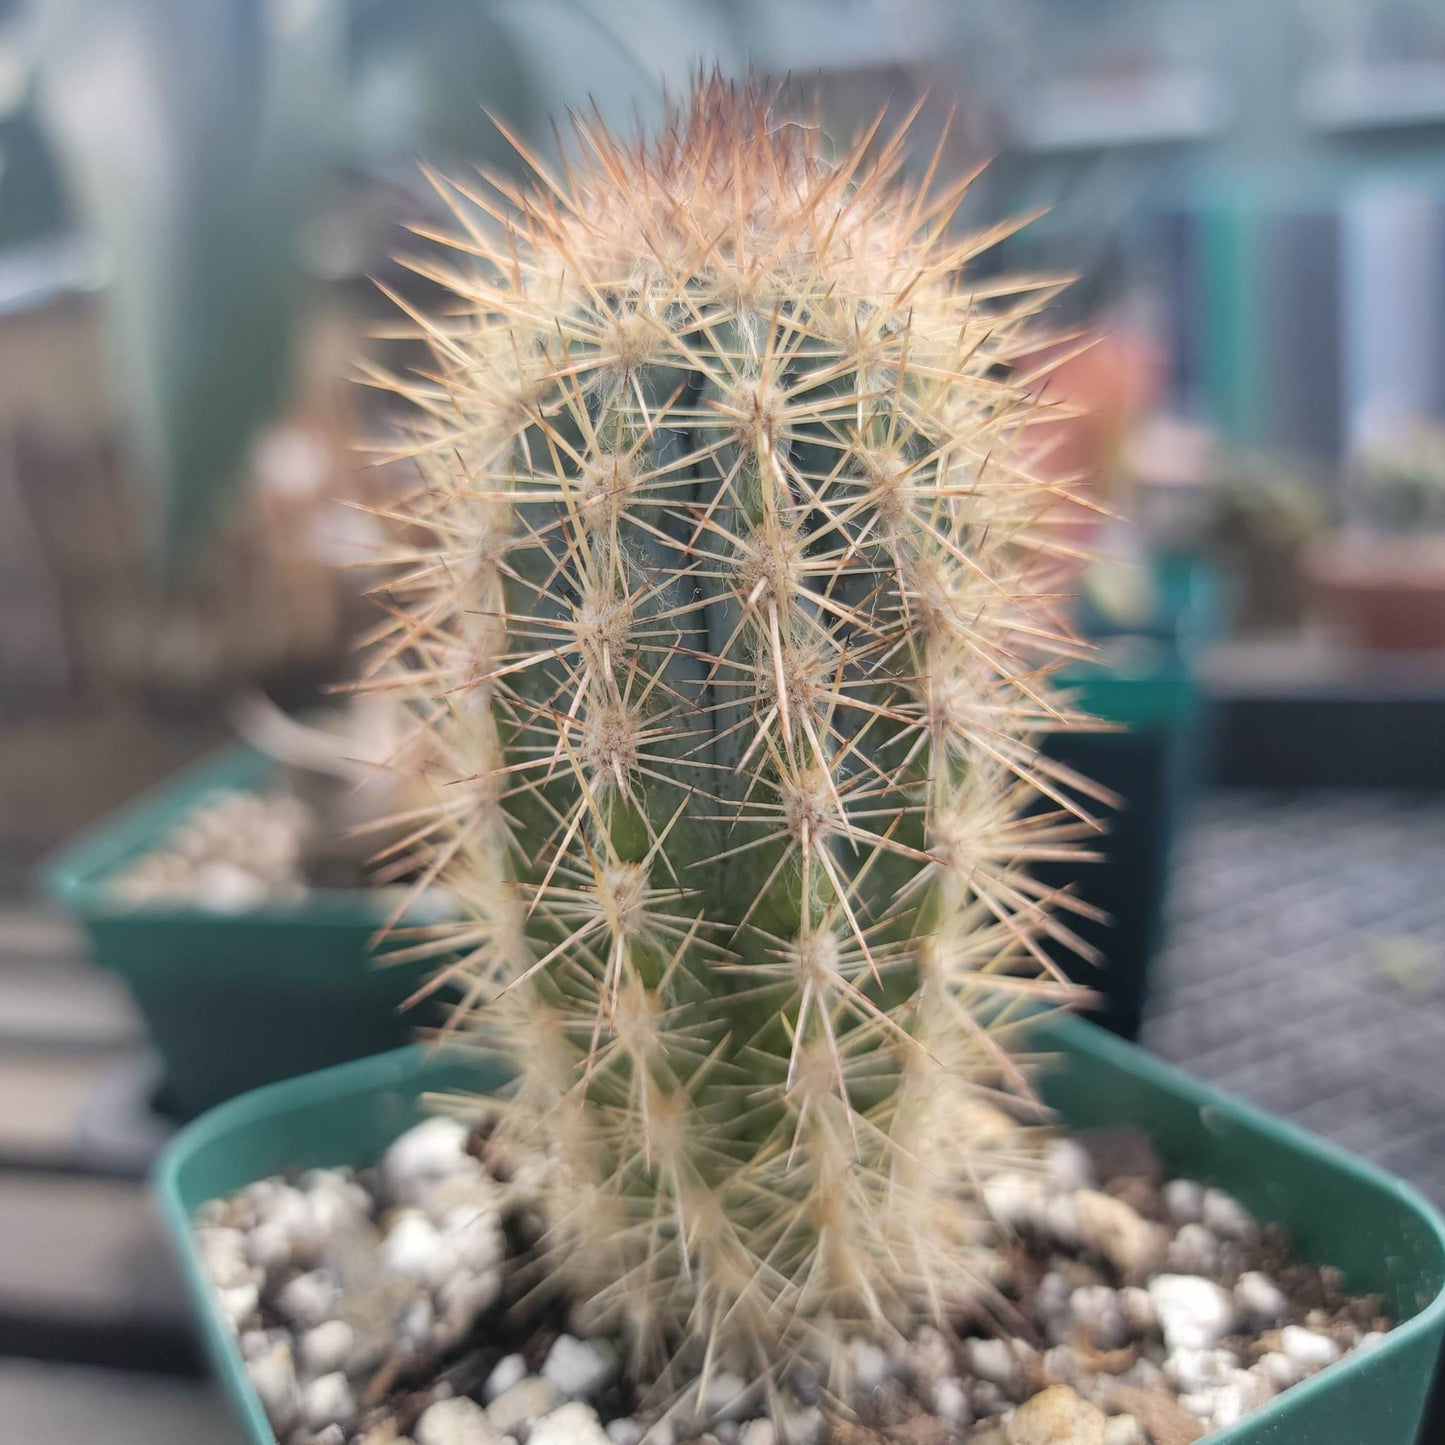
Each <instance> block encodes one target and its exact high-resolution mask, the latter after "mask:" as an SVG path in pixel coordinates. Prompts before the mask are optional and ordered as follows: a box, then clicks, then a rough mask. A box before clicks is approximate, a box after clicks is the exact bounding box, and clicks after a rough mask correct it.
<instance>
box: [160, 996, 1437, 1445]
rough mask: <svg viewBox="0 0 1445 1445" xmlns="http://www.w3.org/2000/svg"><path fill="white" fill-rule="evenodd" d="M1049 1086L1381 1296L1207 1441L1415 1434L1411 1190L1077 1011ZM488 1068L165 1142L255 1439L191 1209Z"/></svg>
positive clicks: (205, 1304)
mask: <svg viewBox="0 0 1445 1445" xmlns="http://www.w3.org/2000/svg"><path fill="white" fill-rule="evenodd" d="M1038 1041H1039V1043H1040V1044H1041V1045H1042V1046H1043V1047H1045V1048H1047V1049H1049V1050H1052V1051H1054V1052H1055V1053H1056V1055H1057V1065H1056V1067H1055V1068H1054V1070H1053V1071H1052V1073H1051V1074H1050V1075H1049V1076H1048V1078H1047V1080H1046V1084H1045V1093H1046V1095H1047V1097H1048V1099H1049V1102H1050V1103H1051V1104H1053V1106H1054V1107H1055V1108H1056V1109H1058V1110H1059V1112H1060V1113H1061V1114H1062V1116H1063V1118H1064V1120H1065V1121H1066V1122H1067V1123H1069V1124H1070V1125H1073V1126H1075V1127H1079V1128H1087V1127H1094V1126H1101V1125H1119V1124H1133V1125H1137V1126H1139V1127H1141V1128H1143V1129H1145V1130H1146V1131H1147V1132H1148V1133H1149V1134H1150V1135H1151V1137H1152V1138H1153V1139H1154V1141H1155V1143H1156V1144H1157V1145H1158V1147H1159V1149H1160V1150H1161V1152H1162V1153H1163V1155H1164V1157H1165V1160H1166V1162H1167V1163H1168V1165H1169V1167H1170V1168H1171V1169H1172V1170H1173V1171H1175V1172H1177V1173H1180V1174H1186V1175H1190V1176H1194V1177H1197V1178H1200V1179H1203V1180H1206V1181H1208V1182H1211V1183H1215V1184H1218V1185H1220V1186H1222V1187H1223V1188H1225V1189H1228V1190H1229V1191H1230V1192H1231V1193H1233V1194H1235V1195H1236V1196H1237V1197H1238V1198H1239V1199H1240V1200H1241V1201H1242V1202H1243V1203H1245V1204H1246V1205H1247V1206H1248V1207H1249V1208H1250V1209H1252V1210H1253V1211H1254V1212H1255V1214H1256V1215H1257V1216H1258V1217H1259V1218H1261V1219H1264V1220H1268V1221H1273V1222H1277V1223H1280V1224H1282V1225H1284V1226H1285V1227H1286V1228H1287V1229H1288V1230H1289V1232H1290V1234H1291V1236H1292V1238H1293V1240H1294V1242H1295V1245H1296V1247H1297V1250H1298V1252H1299V1253H1300V1254H1301V1255H1302V1256H1303V1257H1304V1258H1306V1259H1309V1260H1314V1261H1317V1262H1320V1263H1328V1264H1334V1265H1337V1266H1339V1267H1340V1268H1341V1269H1342V1270H1343V1271H1344V1275H1345V1283H1346V1285H1347V1287H1348V1288H1350V1289H1351V1290H1355V1291H1359V1292H1371V1293H1373V1292H1379V1293H1380V1294H1382V1295H1383V1296H1384V1298H1385V1300H1386V1303H1387V1307H1388V1308H1389V1309H1390V1311H1391V1312H1392V1314H1393V1315H1394V1317H1395V1318H1396V1320H1397V1321H1398V1323H1397V1325H1396V1327H1395V1328H1394V1329H1393V1330H1392V1331H1391V1332H1390V1333H1389V1334H1388V1335H1387V1336H1386V1337H1385V1339H1384V1341H1383V1343H1381V1344H1380V1345H1379V1346H1378V1347H1377V1348H1375V1349H1373V1350H1370V1351H1368V1352H1365V1353H1361V1354H1358V1355H1355V1356H1351V1357H1348V1358H1346V1359H1345V1360H1343V1361H1342V1362H1340V1363H1339V1364H1337V1365H1332V1366H1331V1367H1330V1368H1329V1369H1327V1370H1325V1371H1323V1372H1322V1373H1320V1374H1318V1375H1316V1376H1314V1377H1313V1378H1311V1379H1309V1380H1306V1381H1305V1382H1304V1383H1303V1384H1301V1385H1298V1386H1296V1387H1295V1388H1294V1389H1292V1390H1289V1391H1287V1392H1286V1393H1284V1394H1283V1395H1280V1396H1278V1397H1277V1398H1276V1399H1275V1400H1273V1401H1271V1402H1270V1403H1269V1404H1268V1405H1266V1406H1265V1407H1264V1408H1263V1409H1261V1410H1259V1411H1257V1412H1256V1413H1255V1414H1253V1415H1251V1416H1250V1417H1248V1418H1247V1419H1245V1420H1243V1421H1241V1422H1240V1423H1239V1424H1238V1425H1235V1426H1232V1427H1231V1428H1229V1429H1227V1430H1223V1431H1220V1432H1218V1433H1217V1434H1215V1435H1213V1436H1211V1437H1210V1442H1211V1445H1415V1442H1416V1440H1417V1436H1418V1431H1419V1427H1420V1421H1421V1417H1422V1414H1423V1412H1424V1409H1425V1405H1426V1397H1427V1394H1428V1391H1429V1387H1430V1380H1431V1376H1432V1373H1433V1371H1434V1368H1435V1362H1436V1359H1437V1357H1438V1355H1439V1353H1440V1346H1441V1339H1442V1335H1445V1221H1442V1220H1441V1219H1440V1217H1439V1216H1438V1215H1437V1214H1436V1213H1435V1211H1434V1210H1433V1209H1432V1208H1431V1207H1430V1206H1429V1205H1428V1204H1427V1203H1426V1202H1425V1201H1424V1200H1423V1199H1422V1198H1420V1196H1419V1195H1417V1194H1416V1193H1415V1192H1414V1191H1413V1190H1411V1189H1409V1188H1407V1187H1406V1186H1405V1185H1403V1184H1400V1183H1399V1182H1397V1181H1396V1180H1393V1179H1391V1178H1389V1177H1388V1176H1386V1175H1384V1174H1382V1173H1381V1172H1380V1171H1379V1170H1377V1169H1374V1168H1372V1167H1371V1166H1369V1165H1367V1164H1365V1163H1363V1162H1361V1161H1360V1160H1358V1159H1355V1158H1352V1157H1351V1156H1349V1155H1347V1154H1345V1153H1343V1152H1342V1151H1340V1150H1338V1149H1335V1148H1334V1147H1332V1146H1331V1145H1328V1144H1326V1143H1324V1142H1323V1141H1321V1140H1319V1139H1316V1138H1314V1137H1312V1136H1311V1135H1309V1134H1306V1133H1304V1132H1303V1131H1301V1130H1299V1129H1296V1128H1293V1127H1292V1126H1290V1125H1287V1124H1284V1123H1282V1122H1280V1121H1279V1120H1276V1119H1272V1118H1270V1117H1269V1116H1267V1115H1265V1114H1262V1113H1260V1112H1259V1111H1258V1110H1256V1109H1252V1108H1250V1107H1249V1106H1247V1105H1245V1104H1242V1103H1240V1102H1238V1101H1237V1100H1234V1099H1231V1098H1228V1097H1226V1096H1225V1095H1222V1094H1219V1093H1217V1092H1215V1091H1214V1090H1212V1089H1209V1088H1207V1087H1206V1086H1205V1085H1203V1084H1200V1083H1198V1082H1196V1081H1195V1080H1193V1079H1191V1078H1189V1077H1188V1076H1186V1075H1184V1074H1182V1073H1180V1072H1179V1071H1177V1070H1175V1069H1172V1068H1170V1067H1168V1066H1167V1065H1165V1064H1161V1063H1160V1062H1159V1061H1158V1060H1157V1059H1154V1058H1153V1057H1152V1056H1150V1055H1148V1054H1146V1053H1144V1052H1143V1051H1142V1050H1140V1049H1138V1048H1135V1047H1134V1046H1133V1045H1130V1044H1127V1043H1124V1042H1122V1041H1121V1040H1119V1039H1117V1038H1114V1037H1112V1036H1110V1035H1109V1034H1107V1033H1105V1032H1104V1031H1103V1030H1101V1029H1099V1028H1097V1027H1095V1026H1093V1025H1091V1024H1088V1023H1085V1022H1083V1021H1082V1020H1079V1019H1054V1020H1050V1021H1049V1022H1047V1023H1046V1024H1044V1025H1043V1026H1042V1027H1041V1028H1040V1030H1039V1040H1038ZM503 1078H504V1072H503V1070H502V1068H501V1067H500V1065H499V1064H496V1063H493V1062H487V1061H485V1060H483V1061H480V1062H478V1061H475V1060H473V1061H470V1062H464V1061H460V1060H458V1059H456V1058H455V1057H450V1058H449V1057H447V1056H445V1055H438V1054H431V1053H428V1052H426V1051H424V1050H423V1049H421V1048H411V1049H403V1050H399V1051H397V1052H395V1053H392V1054H387V1055H384V1056H382V1057H379V1058H372V1059H363V1060H360V1061H358V1062H356V1063H352V1064H345V1065H342V1066H341V1067H339V1068H335V1069H329V1070H326V1071H325V1072H323V1073H319V1074H312V1075H310V1076H308V1077H306V1078H301V1079H293V1080H290V1081H288V1082H285V1083H281V1084H274V1085H272V1086H271V1087H270V1088H267V1089H262V1090H259V1091H258V1092H256V1093H254V1094H249V1095H247V1096H246V1097H244V1098H240V1099H235V1100H232V1101H231V1102H230V1103H228V1104H224V1105H222V1106H221V1107H220V1108H218V1109H216V1110H215V1111H214V1112H212V1113H210V1114H207V1115H206V1116H205V1117H204V1118H202V1119H198V1120H196V1121H195V1122H194V1123H193V1124H191V1125H190V1126H189V1127H187V1128H186V1129H184V1130H183V1131H182V1132H181V1133H180V1134H179V1135H178V1136H177V1137H176V1138H175V1139H174V1140H173V1141H172V1142H171V1144H170V1146H169V1148H168V1150H167V1152H166V1154H165V1156H164V1158H163V1159H162V1161H161V1164H160V1167H159V1170H158V1173H157V1186H158V1189H159V1192H160V1197H161V1202H162V1205H163V1208H164V1211H165V1214H166V1219H167V1223H168V1225H169V1228H170V1231H171V1233H172V1235H173V1236H174V1239H175V1242H176V1245H177V1247H178V1249H179V1251H180V1255H181V1259H182V1262H183V1265H184V1271H185V1277H186V1280H187V1283H188V1286H189V1289H190V1292H191V1296H192V1299H193V1301H194V1303H195V1307H196V1310H197V1313H198V1315H199V1317H200V1321H201V1329H202V1333H203V1335H204V1339H205V1344H206V1347H207V1349H208V1351H209V1353H210V1355H211V1358H212V1360H213V1362H214V1364H215V1368H216V1371H217V1373H218V1375H219V1377H220V1380H221V1382H222V1384H223V1386H224V1388H225V1391H226V1394H227V1396H228V1397H229V1399H230V1401H231V1403H232V1404H233V1406H234V1407H235V1409H236V1412H237V1415H238V1416H239V1418H240V1419H241V1421H242V1422H243V1423H244V1426H245V1428H246V1431H247V1436H248V1438H249V1439H250V1440H251V1441H253V1442H254V1445H273V1441H274V1437H273V1434H272V1432H271V1429H270V1426H269V1425H268V1424H267V1421H266V1417H265V1413H264V1412H263V1410H262V1409H261V1404H260V1401H259V1400H258V1399H257V1398H256V1396H255V1394H254V1392H253V1391H252V1389H251V1387H250V1384H249V1382H248V1381H247V1378H246V1374H245V1370H244V1368H243V1366H242V1362H241V1358H240V1354H239V1351H238V1350H237V1348H236V1344H235V1342H234V1340H233V1339H232V1337H231V1335H230V1333H229V1331H228V1330H227V1328H226V1326H225V1325H224V1323H223V1322H222V1320H221V1318H220V1316H219V1314H218V1313H217V1311H216V1309H215V1307H214V1305H213V1303H212V1299H211V1292H210V1289H209V1287H208V1285H207V1283H206V1280H205V1277H204V1274H203V1270H202V1265H201V1261H200V1257H199V1254H198V1252H197V1249H196V1245H195V1238H194V1235H193V1232H192V1228H191V1220H192V1218H193V1216H194V1214H195V1211H196V1210H197V1209H198V1208H199V1207H200V1205H202V1204H204V1203H205V1202H206V1201H207V1200H208V1199H213V1198H216V1197H217V1196H219V1195H223V1194H228V1193H230V1192H232V1191H233V1190H236V1189H238V1188H240V1187H241V1186H243V1185H245V1184H248V1183H251V1182H252V1181H254V1180H257V1179H261V1178H264V1177H266V1176H267V1175H270V1174H274V1173H277V1172H281V1171H287V1170H293V1169H301V1168H309V1167H323V1166H335V1165H340V1164H351V1165H357V1166H361V1165H367V1164H370V1163H372V1162H374V1161H375V1160H376V1159H377V1158H378V1157H379V1156H380V1154H381V1153H382V1151H383V1150H384V1149H385V1148H386V1146H387V1145H388V1144H389V1143H390V1142H391V1140H392V1139H394V1138H395V1137H396V1136H397V1135H398V1134H399V1133H401V1131H402V1130H404V1129H406V1128H407V1127H408V1126H409V1125H411V1124H413V1123H415V1122H416V1121H417V1120H418V1119H419V1118H420V1117H422V1113H423V1107H422V1102H421V1096H422V1095H423V1094H424V1093H425V1092H427V1091H429V1090H435V1089H443V1090H445V1089H448V1088H453V1087H465V1088H469V1089H472V1090H485V1089H489V1088H494V1087H496V1086H497V1085H498V1084H500V1083H501V1082H502V1079H503Z"/></svg>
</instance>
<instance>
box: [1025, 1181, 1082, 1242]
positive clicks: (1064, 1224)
mask: <svg viewBox="0 0 1445 1445" xmlns="http://www.w3.org/2000/svg"><path fill="white" fill-rule="evenodd" d="M1088 1192H1089V1191H1088V1190H1087V1189H1081V1190H1080V1191H1079V1192H1078V1193H1077V1194H1050V1195H1047V1196H1045V1198H1044V1199H1043V1200H1042V1201H1041V1202H1040V1203H1039V1204H1038V1206H1037V1207H1036V1208H1035V1210H1034V1225H1035V1227H1036V1228H1037V1229H1039V1230H1040V1231H1041V1232H1042V1233H1044V1234H1046V1235H1048V1236H1049V1237H1050V1238H1051V1239H1053V1240H1054V1241H1055V1243H1057V1244H1061V1245H1063V1246H1064V1247H1065V1248H1066V1249H1072V1248H1073V1247H1074V1246H1075V1245H1077V1244H1079V1243H1080V1241H1081V1239H1082V1234H1081V1232H1080V1231H1081V1225H1080V1223H1079V1206H1078V1201H1079V1198H1080V1197H1081V1196H1082V1195H1084V1194H1087V1193H1088Z"/></svg>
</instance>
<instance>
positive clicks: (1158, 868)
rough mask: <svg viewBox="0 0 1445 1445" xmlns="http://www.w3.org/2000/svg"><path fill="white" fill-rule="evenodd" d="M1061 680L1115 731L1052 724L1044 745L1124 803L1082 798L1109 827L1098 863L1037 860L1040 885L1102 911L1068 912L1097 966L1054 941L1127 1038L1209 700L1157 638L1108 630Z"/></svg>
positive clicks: (1107, 1023) (1134, 1030)
mask: <svg viewBox="0 0 1445 1445" xmlns="http://www.w3.org/2000/svg"><path fill="white" fill-rule="evenodd" d="M1061 681H1062V683H1063V685H1064V686H1066V687H1068V688H1069V689H1070V691H1071V692H1072V693H1073V694H1074V696H1075V698H1076V706H1077V707H1078V708H1079V709H1080V710H1081V711H1083V712H1086V713H1088V714H1089V715H1090V716H1091V717H1095V718H1099V719H1101V720H1103V721H1104V722H1107V723H1110V724H1112V726H1113V729H1114V730H1113V731H1108V732H1083V733H1055V734H1053V735H1051V736H1049V737H1047V738H1046V739H1045V741H1044V751H1045V752H1046V753H1047V755H1048V756H1049V757H1051V758H1053V759H1054V761H1056V762H1060V763H1063V764H1065V765H1066V766H1068V767H1070V768H1072V769H1074V771H1075V772H1077V773H1080V774H1082V775H1083V776H1084V777H1086V778H1090V779H1092V780H1093V781H1094V782H1096V783H1100V784H1102V785H1103V786H1104V787H1106V788H1108V789H1109V790H1110V791H1111V792H1113V793H1116V794H1117V795H1118V796H1119V797H1120V798H1121V799H1122V800H1123V804H1122V806H1121V807H1119V808H1117V809H1115V808H1106V807H1103V806H1102V805H1099V804H1092V805H1091V807H1090V811H1091V812H1092V813H1093V814H1094V815H1095V816H1096V817H1098V818H1099V820H1100V821H1101V822H1102V823H1103V824H1104V825H1105V828H1106V829H1107V831H1106V832H1105V833H1104V835H1103V836H1102V837H1101V838H1100V839H1099V840H1098V843H1097V844H1096V845H1095V846H1096V848H1097V851H1098V852H1099V853H1100V854H1101V855H1102V861H1100V862H1098V863H1091V864H1088V865H1086V866H1079V865H1077V864H1062V863H1045V864H1041V865H1039V866H1038V867H1037V868H1035V870H1034V871H1035V874H1036V876H1037V877H1038V879H1039V881H1040V882H1041V883H1044V884H1045V885H1047V886H1049V887H1052V888H1069V889H1070V890H1071V891H1072V892H1073V893H1074V894H1075V895H1076V896H1078V897H1080V898H1082V899H1083V900H1084V902H1086V903H1089V904H1092V905H1093V907H1095V908H1097V909H1100V910H1102V912H1103V913H1104V915H1105V918H1104V919H1103V920H1098V919H1091V918H1082V917H1080V918H1071V919H1070V920H1069V926H1070V927H1071V928H1072V929H1073V930H1074V931H1075V932H1076V933H1077V934H1079V936H1080V937H1082V938H1083V939H1084V940H1085V941H1086V942H1087V943H1088V944H1090V945H1091V946H1092V947H1093V948H1094V949H1096V950H1097V952H1098V953H1099V955H1100V956H1101V957H1102V959H1103V963H1102V966H1100V967H1095V965H1094V964H1092V963H1091V962H1089V961H1087V960H1084V959H1081V958H1080V957H1079V956H1078V955H1077V954H1076V953H1073V952H1071V951H1070V950H1068V949H1065V948H1063V947H1058V948H1056V949H1054V950H1053V952H1054V956H1055V962H1056V963H1057V964H1058V965H1059V967H1060V968H1061V969H1062V970H1063V971H1064V972H1065V973H1066V974H1067V975H1068V976H1069V977H1070V978H1072V979H1073V980H1074V981H1075V982H1076V983H1081V984H1084V985H1085V986H1086V987H1088V988H1090V989H1092V990H1093V991H1094V993H1095V995H1096V997H1097V999H1098V1003H1097V1005H1096V1006H1095V1007H1094V1008H1093V1009H1091V1010H1090V1012H1089V1017H1090V1018H1092V1019H1093V1020H1094V1022H1095V1023H1099V1024H1102V1025H1103V1026H1104V1027H1105V1028H1107V1029H1110V1030H1112V1031H1113V1032H1114V1033H1117V1034H1120V1035H1122V1036H1123V1037H1124V1038H1129V1039H1132V1038H1134V1037H1136V1036H1137V1034H1138V1032H1139V1026H1140V1024H1141V1022H1142V1021H1143V1016H1144V1005H1145V1001H1146V999H1147V997H1148V981H1149V969H1150V965H1151V963H1152V962H1153V959H1154V956H1155V954H1156V953H1157V952H1158V949H1159V944H1160V941H1161V939H1162V936H1163V930H1164V900H1165V894H1166V890H1167V886H1168V881H1169V869H1170V863H1171V860H1172V857H1173V849H1174V842H1175V839H1176V838H1177V837H1178V836H1179V833H1180V830H1181V828H1182V827H1183V824H1184V820H1185V818H1186V817H1187V815H1188V810H1189V805H1190V803H1191V801H1192V799H1193V796H1194V793H1195V792H1196V790H1197V785H1198V779H1199V774H1200V771H1201V755H1202V753H1203V751H1204V741H1203V738H1204V723H1205V710H1204V706H1203V702H1202V699H1201V696H1200V692H1199V688H1198V686H1197V682H1196V678H1195V674H1194V668H1193V665H1192V663H1191V661H1190V660H1189V659H1188V657H1187V656H1186V655H1184V654H1182V653H1181V652H1180V650H1179V649H1178V648H1177V647H1175V646H1173V645H1171V644H1169V643H1167V642H1164V641H1161V640H1159V639H1156V638H1150V637H1143V636H1134V637H1122V636H1120V637H1115V638H1112V639H1110V640H1108V641H1107V642H1105V643H1102V644H1101V661H1100V662H1098V663H1095V664H1091V665H1088V666H1078V667H1075V668H1072V669H1071V670H1070V671H1069V672H1067V673H1065V674H1064V675H1063V677H1062V679H1061Z"/></svg>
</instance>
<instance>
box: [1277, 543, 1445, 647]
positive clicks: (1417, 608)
mask: <svg viewBox="0 0 1445 1445" xmlns="http://www.w3.org/2000/svg"><path fill="white" fill-rule="evenodd" d="M1304 574H1305V579H1306V582H1307V584H1308V587H1309V592H1310V600H1311V611H1312V612H1313V613H1314V615H1315V616H1317V617H1318V618H1319V620H1320V621H1321V623H1322V624H1323V625H1324V626H1325V627H1326V628H1327V629H1328V630H1329V631H1330V632H1331V633H1332V634H1333V635H1334V636H1335V637H1337V638H1338V639H1339V640H1340V641H1342V642H1344V643H1347V644H1349V645H1351V646H1355V647H1365V648H1370V649H1378V650H1388V651H1427V650H1434V649H1445V537H1428V538H1415V537H1361V536H1349V535H1345V534H1337V535H1335V536H1333V537H1327V538H1325V539H1324V540H1323V541H1321V542H1318V543H1316V544H1315V545H1313V546H1311V547H1310V548H1309V549H1308V550H1307V551H1306V553H1305V557H1304Z"/></svg>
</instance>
